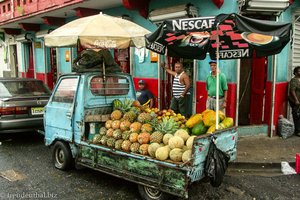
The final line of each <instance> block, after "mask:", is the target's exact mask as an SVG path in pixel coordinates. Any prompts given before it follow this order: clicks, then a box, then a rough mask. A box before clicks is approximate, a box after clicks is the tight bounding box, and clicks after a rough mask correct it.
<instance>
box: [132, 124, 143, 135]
mask: <svg viewBox="0 0 300 200" xmlns="http://www.w3.org/2000/svg"><path fill="white" fill-rule="evenodd" d="M141 128H142V124H141V123H140V122H133V123H132V124H131V125H130V131H131V132H135V133H139V132H140V131H141Z"/></svg>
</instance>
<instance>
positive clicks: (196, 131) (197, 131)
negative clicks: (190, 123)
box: [192, 121, 208, 135]
mask: <svg viewBox="0 0 300 200" xmlns="http://www.w3.org/2000/svg"><path fill="white" fill-rule="evenodd" d="M207 129H208V128H207V127H205V125H204V123H203V121H201V122H199V123H198V124H196V125H195V126H194V127H193V129H192V135H201V134H204V133H206V131H207Z"/></svg>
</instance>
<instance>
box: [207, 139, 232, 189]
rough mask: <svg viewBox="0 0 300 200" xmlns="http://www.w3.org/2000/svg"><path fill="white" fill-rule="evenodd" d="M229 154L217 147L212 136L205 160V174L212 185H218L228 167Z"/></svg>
mask: <svg viewBox="0 0 300 200" xmlns="http://www.w3.org/2000/svg"><path fill="white" fill-rule="evenodd" d="M229 160H230V156H229V155H228V154H226V153H225V152H223V151H221V150H220V149H218V148H217V146H216V144H215V139H214V138H212V140H211V143H210V146H209V150H208V154H207V157H206V162H205V168H204V170H205V174H206V176H208V177H209V179H210V183H211V185H212V186H213V187H219V186H220V185H221V183H222V182H223V177H224V175H225V172H226V170H227V167H228V162H229Z"/></svg>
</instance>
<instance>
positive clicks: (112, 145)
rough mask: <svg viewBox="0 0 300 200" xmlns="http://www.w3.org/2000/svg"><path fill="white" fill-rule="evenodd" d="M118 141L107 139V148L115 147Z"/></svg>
mask: <svg viewBox="0 0 300 200" xmlns="http://www.w3.org/2000/svg"><path fill="white" fill-rule="evenodd" d="M115 143H116V139H115V138H112V137H111V138H108V139H107V146H109V147H115Z"/></svg>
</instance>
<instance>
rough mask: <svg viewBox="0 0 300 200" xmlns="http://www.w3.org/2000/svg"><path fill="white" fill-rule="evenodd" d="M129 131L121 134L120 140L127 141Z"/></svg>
mask: <svg viewBox="0 0 300 200" xmlns="http://www.w3.org/2000/svg"><path fill="white" fill-rule="evenodd" d="M130 134H131V133H130V131H124V132H123V133H122V139H123V140H129V136H130Z"/></svg>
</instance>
